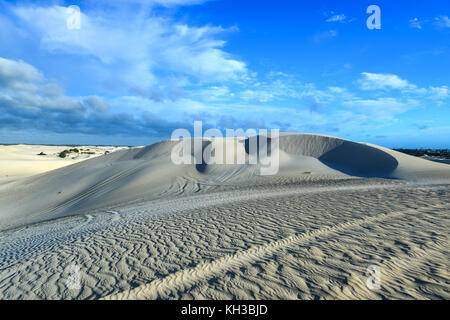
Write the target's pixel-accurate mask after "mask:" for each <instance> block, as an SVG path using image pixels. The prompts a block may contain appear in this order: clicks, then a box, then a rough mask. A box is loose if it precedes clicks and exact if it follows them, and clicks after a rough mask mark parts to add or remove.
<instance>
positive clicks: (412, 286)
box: [0, 134, 450, 299]
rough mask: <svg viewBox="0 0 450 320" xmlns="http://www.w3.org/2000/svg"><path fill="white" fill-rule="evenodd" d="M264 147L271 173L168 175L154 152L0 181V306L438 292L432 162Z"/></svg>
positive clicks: (440, 277)
mask: <svg viewBox="0 0 450 320" xmlns="http://www.w3.org/2000/svg"><path fill="white" fill-rule="evenodd" d="M280 142H281V143H280V146H281V151H280V152H281V155H280V160H281V167H280V172H279V174H278V175H276V176H269V177H259V176H257V174H256V173H255V172H256V171H257V170H256V169H257V167H255V166H250V165H227V166H219V165H217V166H212V167H211V168H206V170H204V171H203V172H201V173H199V172H198V171H197V170H196V168H195V166H194V165H192V166H188V165H183V166H175V165H173V164H171V163H170V160H167V159H168V157H169V158H170V153H169V152H170V150H171V147H172V146H173V144H174V142H163V143H160V144H157V145H153V146H150V147H147V148H143V149H142V148H141V149H131V150H124V151H119V152H115V153H112V154H110V155H106V156H104V157H99V158H96V159H92V160H87V161H84V162H80V163H77V164H74V165H71V166H68V167H64V168H61V169H57V170H55V171H51V172H48V173H45V174H41V175H39V176H33V177H30V178H25V179H20V180H17V181H13V182H11V183H8V184H6V185H4V186H1V187H0V212H1V214H0V229H1V230H3V231H2V232H1V233H0V298H3V299H98V298H105V299H386V298H387V299H449V298H450V270H449V258H448V257H449V256H450V253H449V249H448V248H449V232H448V230H449V227H450V216H449V213H450V202H449V199H450V197H449V195H450V184H449V181H450V169H449V168H450V167H448V165H445V164H439V163H432V162H430V161H426V160H422V159H416V158H413V157H410V156H406V155H401V154H398V153H396V152H393V151H390V150H387V149H384V148H379V147H375V146H369V145H364V144H356V143H352V142H346V141H345V140H340V139H336V138H331V137H324V136H315V135H293V134H287V135H284V136H282V137H281V139H280ZM350 158H351V159H350ZM355 158H356V160H355ZM368 158H371V159H368ZM358 159H359V160H358ZM305 172H308V174H306V173H305ZM67 180H71V181H73V183H72V184H70V185H67V186H66V185H64V184H62V181H67ZM59 191H61V192H62V193H63V195H61V194H60V195H59V196H58V193H57V192H59ZM8 199H9V200H11V199H15V201H17V202H20V203H17V202H16V205H14V204H11V203H9V201H8ZM73 265H76V266H79V268H80V284H81V286H80V288H79V289H70V288H68V286H67V279H68V277H69V276H70V274H69V271H68V270H69V269H70V266H73ZM370 265H377V266H379V267H380V268H381V288H380V289H378V290H370V289H369V288H368V287H367V286H366V280H367V275H366V269H367V267H368V266H370Z"/></svg>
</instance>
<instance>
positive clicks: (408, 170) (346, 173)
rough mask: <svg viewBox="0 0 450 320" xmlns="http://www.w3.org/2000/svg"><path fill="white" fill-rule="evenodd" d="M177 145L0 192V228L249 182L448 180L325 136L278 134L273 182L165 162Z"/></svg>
mask: <svg viewBox="0 0 450 320" xmlns="http://www.w3.org/2000/svg"><path fill="white" fill-rule="evenodd" d="M222 142H223V143H224V144H230V143H234V145H235V148H236V152H237V154H241V155H243V156H244V157H246V159H248V156H249V149H248V143H246V139H245V138H226V139H222ZM269 142H270V140H269ZM178 143H179V141H162V142H159V143H156V144H153V145H151V146H148V147H144V148H131V149H126V150H121V151H117V152H113V153H111V154H107V155H105V156H101V157H98V158H94V159H89V160H86V161H82V162H79V163H75V164H73V165H69V166H66V167H63V168H59V169H56V170H53V171H50V172H47V173H44V174H40V175H36V176H32V177H30V178H27V179H23V180H19V181H16V182H12V183H9V184H7V185H3V186H0V208H1V210H0V230H5V229H10V228H14V227H18V226H23V225H28V224H32V223H37V222H42V221H46V220H51V219H55V218H61V217H65V216H68V215H75V214H86V213H87V212H96V211H98V210H104V209H105V208H110V207H114V206H115V205H118V204H121V205H123V204H127V203H136V202H142V201H149V200H155V199H159V198H167V197H176V196H180V195H188V194H191V193H196V192H202V191H205V190H210V189H212V188H218V187H221V186H225V185H226V186H233V185H240V184H242V183H246V182H248V181H253V180H257V181H259V182H261V183H263V182H264V181H271V180H273V179H276V178H277V177H285V176H295V177H299V178H302V177H304V178H305V179H316V180H320V179H324V178H326V179H328V178H330V177H334V178H337V179H344V178H345V179H347V178H351V177H377V178H389V179H401V180H406V181H419V180H428V181H430V182H432V181H433V180H436V179H439V181H448V180H450V167H449V166H448V165H446V164H440V163H435V162H431V161H427V160H423V159H419V158H415V157H412V156H408V155H404V154H400V153H398V152H395V151H392V150H389V149H386V148H382V147H378V146H375V145H369V144H362V143H356V142H352V141H348V140H344V139H339V138H335V137H330V136H322V135H314V134H292V133H282V134H280V140H279V147H280V155H279V160H280V170H279V173H278V174H277V175H276V176H274V177H260V176H259V175H258V168H259V166H260V164H256V165H251V164H248V163H246V164H226V165H219V164H211V165H206V164H204V163H202V164H200V165H199V164H197V165H195V164H191V165H184V164H183V165H175V164H174V163H172V161H171V158H170V156H171V152H172V150H173V148H174V146H175V145H177V144H178ZM210 143H211V139H204V141H203V148H205V147H206V146H208V145H209V144H210ZM269 151H270V148H269ZM192 156H193V155H192ZM216 156H222V157H225V156H226V155H220V154H218V155H216ZM192 163H194V162H192Z"/></svg>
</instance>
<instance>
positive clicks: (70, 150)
mask: <svg viewBox="0 0 450 320" xmlns="http://www.w3.org/2000/svg"><path fill="white" fill-rule="evenodd" d="M71 153H80V150H78V149H77V148H74V149H69V150H64V151H61V152H60V153H59V155H58V156H59V157H60V158H65V157H67V156H68V155H69V154H71Z"/></svg>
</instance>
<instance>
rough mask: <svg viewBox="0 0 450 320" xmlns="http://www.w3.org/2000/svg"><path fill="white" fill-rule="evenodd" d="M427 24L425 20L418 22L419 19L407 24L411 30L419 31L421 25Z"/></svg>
mask: <svg viewBox="0 0 450 320" xmlns="http://www.w3.org/2000/svg"><path fill="white" fill-rule="evenodd" d="M426 22H428V21H427V20H419V18H414V19H411V20H409V24H410V26H411V27H412V28H415V29H419V30H421V29H422V28H423V27H422V24H423V23H426Z"/></svg>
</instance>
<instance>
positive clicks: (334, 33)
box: [0, 0, 450, 148]
mask: <svg viewBox="0 0 450 320" xmlns="http://www.w3.org/2000/svg"><path fill="white" fill-rule="evenodd" d="M124 3H127V4H126V5H125V4H124ZM371 4H377V5H378V6H379V7H380V9H381V29H380V30H369V29H368V28H367V26H366V20H367V18H368V17H369V16H370V14H367V13H366V9H367V7H368V6H369V5H371ZM71 5H77V6H78V7H79V8H80V13H81V19H80V22H81V24H80V28H79V29H78V28H74V27H73V26H74V25H73V24H71V22H70V21H72V22H73V21H74V20H70V19H71V18H72V17H73V13H74V11H73V10H70V9H68V7H69V6H71ZM449 16H450V2H449V1H448V0H442V1H440V0H433V1H416V0H412V1H388V0H385V1H382V0H377V1H364V0H359V1H357V0H354V1H339V2H337V1H334V0H318V1H287V0H277V1H275V0H271V1H268V0H267V1H265V0H245V1H242V0H209V1H207V0H131V1H119V0H108V1H106V0H100V1H90V0H86V1H69V2H68V1H32V2H31V1H17V2H16V1H2V0H0V44H1V45H0V143H18V142H21V143H54V144H65V143H70V144H125V145H144V144H150V143H153V142H155V141H157V140H161V139H167V138H170V135H171V133H172V131H173V130H175V129H177V128H186V129H192V126H193V121H194V120H201V121H203V123H204V126H205V127H215V128H219V129H222V130H223V129H225V128H230V129H237V128H244V129H248V128H255V129H259V128H261V129H263V128H267V129H271V128H279V129H280V130H281V131H296V132H310V133H322V134H329V135H333V136H338V137H342V138H347V139H351V140H356V141H364V142H371V143H375V144H379V145H383V146H387V147H434V148H449V147H450V146H449V142H450V138H449V137H450V18H449Z"/></svg>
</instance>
